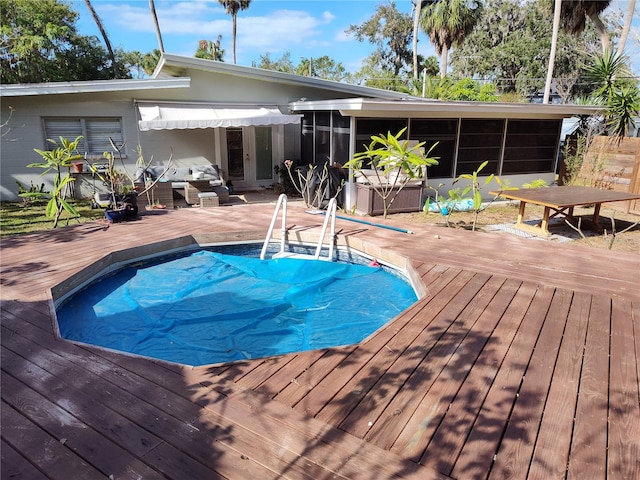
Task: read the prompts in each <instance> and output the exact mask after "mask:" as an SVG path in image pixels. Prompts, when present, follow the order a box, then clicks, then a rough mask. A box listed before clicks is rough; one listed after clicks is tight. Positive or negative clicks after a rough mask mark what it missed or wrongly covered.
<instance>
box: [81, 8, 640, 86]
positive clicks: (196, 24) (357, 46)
mask: <svg viewBox="0 0 640 480" xmlns="http://www.w3.org/2000/svg"><path fill="white" fill-rule="evenodd" d="M383 1H384V0H297V1H292V0H253V1H252V2H251V4H250V6H249V8H248V9H247V10H244V11H240V12H239V13H238V17H237V22H238V25H237V40H236V56H237V64H238V65H245V66H252V65H253V64H254V63H255V64H258V63H260V57H261V55H264V54H266V53H269V55H270V58H271V60H277V59H279V58H281V57H282V55H283V54H284V53H286V52H290V54H291V61H292V63H293V64H294V65H297V64H298V63H300V60H301V59H303V58H304V59H308V58H314V57H315V58H318V57H321V56H323V55H327V56H329V57H331V58H332V59H334V60H335V61H337V62H341V63H342V64H343V66H344V67H345V69H346V70H347V71H349V72H355V71H357V70H359V69H360V67H361V64H362V61H363V60H364V59H365V58H366V57H367V56H368V55H369V54H371V53H372V52H373V51H374V50H375V47H374V46H373V45H371V44H369V43H368V42H363V43H361V42H358V41H357V40H356V39H355V38H353V37H349V36H348V35H347V34H346V33H345V31H346V30H347V29H348V28H349V26H350V25H360V24H362V23H364V22H365V21H366V20H367V19H368V18H370V17H371V16H372V15H373V13H374V12H375V9H376V7H377V6H378V5H379V4H380V3H383ZM91 3H92V5H93V7H94V9H95V10H96V12H97V13H98V16H99V17H100V19H101V20H102V23H103V24H104V26H105V28H106V30H107V34H108V36H109V39H110V41H111V44H112V46H113V47H114V48H117V47H121V48H123V49H124V50H127V51H132V50H138V51H140V52H142V53H143V54H144V53H147V52H150V51H152V50H153V49H156V48H158V41H157V38H156V31H155V28H154V25H153V21H152V18H151V13H150V10H149V1H148V0H92V1H91ZM154 3H155V7H156V13H157V16H158V22H159V24H160V29H161V31H162V39H163V43H164V48H165V51H166V52H168V53H173V54H177V55H185V56H189V57H191V56H193V55H194V54H195V52H196V50H197V48H198V41H199V40H216V39H217V38H218V35H222V42H221V46H222V48H223V49H224V50H225V56H224V61H225V62H228V63H231V62H233V56H232V46H231V43H232V35H231V30H232V27H231V26H232V22H231V16H230V15H227V14H226V13H225V11H224V8H223V7H222V6H221V5H220V3H218V1H217V0H183V1H179V0H154ZM72 5H73V8H74V9H75V10H76V11H77V12H78V13H79V14H80V18H79V20H78V24H77V25H78V28H79V31H80V33H82V34H84V35H96V36H98V38H99V39H100V41H101V42H102V37H101V36H100V33H99V31H98V28H97V27H96V25H95V23H94V22H93V19H92V17H91V15H90V13H89V11H88V9H87V7H86V4H85V2H84V1H82V0H73V2H72ZM396 8H398V10H400V11H402V12H406V13H411V9H412V3H411V0H396ZM610 8H616V9H626V1H623V0H613V1H612V4H611V7H610ZM607 11H608V10H607ZM625 11H626V10H625ZM636 17H640V16H639V15H638V14H636ZM639 29H640V18H636V19H635V21H634V30H635V32H633V31H632V34H631V35H630V37H629V41H628V43H631V48H630V49H627V51H628V55H630V56H631V57H632V58H633V59H635V61H634V64H635V65H634V71H635V73H636V75H638V74H640V48H639V47H638V44H639V43H640V38H637V37H638V36H639V33H638V30H639ZM634 33H635V37H634ZM632 37H634V38H635V42H633V41H634V39H633V38H632ZM418 38H419V42H418V52H419V53H420V54H422V55H424V56H429V55H435V50H434V48H433V46H432V45H431V43H430V42H429V39H428V37H427V36H426V35H425V34H424V33H421V34H420V36H419V37H418Z"/></svg>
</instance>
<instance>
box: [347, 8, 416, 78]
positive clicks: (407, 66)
mask: <svg viewBox="0 0 640 480" xmlns="http://www.w3.org/2000/svg"><path fill="white" fill-rule="evenodd" d="M346 33H347V34H348V35H354V36H355V38H356V39H357V40H358V41H359V42H363V41H368V42H369V43H371V44H373V45H375V46H376V51H375V52H374V53H373V54H372V55H371V56H370V57H369V58H368V61H369V62H370V63H371V64H372V65H373V66H374V67H375V68H376V69H380V70H381V71H388V72H391V75H392V77H399V76H409V75H410V74H411V75H412V72H413V51H412V40H413V18H412V17H411V15H410V14H408V13H402V12H399V11H398V9H397V8H396V5H395V2H393V1H390V2H389V3H386V4H380V5H378V6H377V8H376V11H375V12H374V14H373V15H372V16H371V18H369V19H368V20H366V21H365V22H364V23H363V24H361V25H351V26H350V27H349V28H348V29H347V31H346Z"/></svg>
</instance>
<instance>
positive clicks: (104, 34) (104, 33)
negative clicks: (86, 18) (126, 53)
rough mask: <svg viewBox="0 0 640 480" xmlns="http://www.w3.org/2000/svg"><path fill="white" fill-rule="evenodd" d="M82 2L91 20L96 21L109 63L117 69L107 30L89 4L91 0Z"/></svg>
mask: <svg viewBox="0 0 640 480" xmlns="http://www.w3.org/2000/svg"><path fill="white" fill-rule="evenodd" d="M84 3H85V5H86V6H87V8H88V9H89V13H91V17H92V18H93V21H94V22H95V23H96V26H97V27H98V30H100V35H102V39H103V40H104V44H105V46H106V47H107V52H108V53H109V58H110V59H111V64H112V65H113V66H114V70H116V69H117V63H116V57H115V55H114V53H113V48H111V42H110V41H109V36H108V35H107V30H106V29H105V28H104V25H103V24H102V20H100V17H99V16H98V14H97V12H96V11H95V10H94V8H93V5H92V4H91V0H84Z"/></svg>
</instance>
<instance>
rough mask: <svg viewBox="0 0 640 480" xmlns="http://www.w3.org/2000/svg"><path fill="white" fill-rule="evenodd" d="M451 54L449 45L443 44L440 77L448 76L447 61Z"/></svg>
mask: <svg viewBox="0 0 640 480" xmlns="http://www.w3.org/2000/svg"><path fill="white" fill-rule="evenodd" d="M448 56H449V47H447V46H446V45H443V46H442V54H441V55H440V78H444V77H446V76H447V63H448Z"/></svg>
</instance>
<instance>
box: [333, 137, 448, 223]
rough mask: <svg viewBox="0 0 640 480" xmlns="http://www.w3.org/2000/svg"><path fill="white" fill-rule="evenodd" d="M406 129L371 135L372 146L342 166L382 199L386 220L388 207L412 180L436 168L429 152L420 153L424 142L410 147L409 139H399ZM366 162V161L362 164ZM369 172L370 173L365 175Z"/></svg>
mask: <svg viewBox="0 0 640 480" xmlns="http://www.w3.org/2000/svg"><path fill="white" fill-rule="evenodd" d="M405 131H406V128H403V129H402V130H400V132H398V134H396V135H393V134H392V133H391V132H388V133H387V135H383V134H381V135H372V136H371V143H370V144H369V145H368V146H365V151H364V152H359V153H356V154H355V155H354V156H353V158H352V159H351V160H349V161H348V162H347V163H346V164H345V165H344V166H345V167H347V168H350V169H352V170H353V171H354V172H356V173H360V175H362V176H363V177H364V178H365V179H366V180H367V182H369V183H371V187H372V188H373V190H374V191H375V192H376V194H377V195H378V196H380V198H381V199H382V208H383V216H384V218H387V213H388V211H389V208H390V207H391V205H392V204H393V201H394V200H395V199H396V197H397V196H398V194H399V193H400V191H401V190H402V189H403V188H404V187H405V186H406V185H407V184H408V183H409V182H410V181H412V180H415V179H420V180H422V179H423V178H424V177H425V173H426V168H427V167H428V166H429V165H437V164H438V161H437V160H436V158H435V157H430V156H429V155H430V154H431V151H432V150H433V149H434V147H435V146H436V145H437V143H434V144H433V145H432V146H431V148H429V151H428V152H426V154H425V153H423V146H424V144H425V142H420V143H418V144H416V145H411V144H410V142H409V141H408V140H400V137H402V135H403V134H404V132H405ZM365 161H366V162H365ZM369 170H370V173H367V172H368V171H369Z"/></svg>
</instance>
